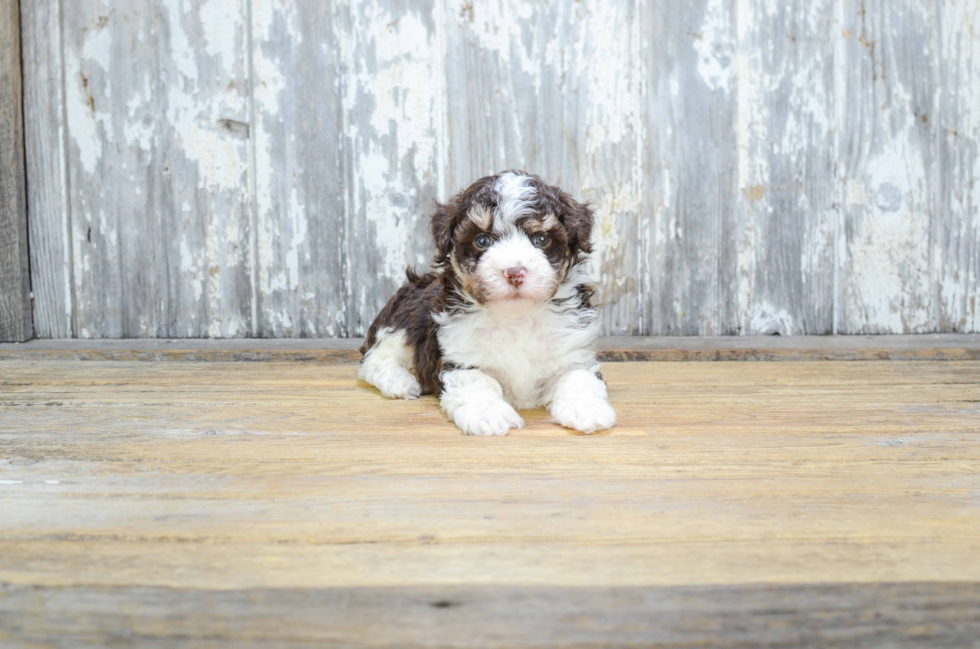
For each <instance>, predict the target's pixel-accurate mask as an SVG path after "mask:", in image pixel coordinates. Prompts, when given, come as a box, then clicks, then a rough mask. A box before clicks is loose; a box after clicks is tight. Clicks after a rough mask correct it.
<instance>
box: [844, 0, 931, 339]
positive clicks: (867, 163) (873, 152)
mask: <svg viewBox="0 0 980 649" xmlns="http://www.w3.org/2000/svg"><path fill="white" fill-rule="evenodd" d="M840 7H841V9H840V11H841V15H842V17H841V20H842V25H841V28H842V29H843V31H844V39H843V41H842V47H841V49H842V52H841V56H840V59H839V61H838V65H839V69H838V73H837V74H838V76H839V81H838V83H839V92H840V93H841V94H840V98H839V102H838V106H839V110H840V111H841V113H840V115H839V117H838V119H839V120H840V124H842V130H841V132H840V143H839V146H838V149H839V151H838V156H839V160H838V164H839V171H838V174H839V178H840V182H841V192H842V197H841V202H842V209H843V211H844V217H843V226H844V227H843V229H842V233H841V237H842V239H841V251H842V252H841V261H840V264H841V265H840V269H841V270H840V296H839V303H840V309H839V314H838V318H839V320H838V326H837V329H836V330H837V332H838V333H871V334H873V333H926V332H932V331H936V330H937V326H938V323H937V322H936V320H935V314H936V313H937V311H936V305H935V297H936V296H935V286H936V284H935V281H936V272H935V264H936V260H935V259H934V254H935V251H934V248H933V245H932V243H931V242H932V240H933V237H932V233H933V221H932V218H933V217H932V214H933V211H934V196H935V191H936V186H935V185H936V182H935V178H934V167H933V165H934V158H935V156H936V146H935V124H936V121H937V113H936V108H937V106H936V103H935V97H936V87H937V71H936V64H935V59H936V55H937V53H936V43H935V42H934V38H933V37H934V30H935V28H936V10H935V5H934V4H933V3H928V2H919V1H918V0H903V1H901V2H881V1H879V0H872V1H869V2H862V3H848V2H840Z"/></svg>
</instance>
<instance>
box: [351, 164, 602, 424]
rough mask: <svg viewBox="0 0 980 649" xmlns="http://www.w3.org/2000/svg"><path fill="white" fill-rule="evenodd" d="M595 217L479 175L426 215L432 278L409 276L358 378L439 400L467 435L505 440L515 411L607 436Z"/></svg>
mask: <svg viewBox="0 0 980 649" xmlns="http://www.w3.org/2000/svg"><path fill="white" fill-rule="evenodd" d="M592 223H593V216H592V212H591V211H590V210H589V208H588V207H587V206H586V205H583V204H581V203H579V202H577V201H575V200H574V199H573V198H571V197H570V196H569V195H568V194H566V193H565V192H563V191H561V190H560V189H559V188H557V187H553V186H550V185H547V184H545V183H544V182H543V181H542V180H541V179H540V178H538V177H537V176H534V175H531V174H527V173H524V172H521V171H508V172H505V173H502V174H498V175H496V176H488V177H486V178H482V179H480V180H478V181H476V182H475V183H473V185H472V186H470V187H469V188H468V189H466V190H464V191H462V192H460V193H459V194H457V195H456V196H454V197H453V198H452V199H451V200H450V201H449V202H448V203H447V204H445V205H439V206H438V207H437V209H436V212H435V214H433V215H432V223H431V229H432V236H433V238H434V239H435V243H436V248H437V254H436V258H435V267H436V272H432V273H428V274H426V275H418V274H416V273H414V272H413V271H412V270H409V271H408V283H406V284H405V285H404V286H402V287H401V288H400V289H398V292H397V293H395V296H394V297H392V298H391V300H390V301H389V302H388V304H387V305H386V306H385V308H384V309H382V311H381V313H380V314H379V315H378V317H377V318H376V319H375V321H374V323H373V324H372V325H371V328H370V330H369V331H368V336H367V340H366V341H365V343H364V346H363V347H362V348H361V353H362V354H364V357H363V358H362V359H361V366H360V370H359V372H358V376H359V377H360V378H361V379H362V380H364V381H366V382H368V383H370V384H372V385H374V386H375V387H377V388H378V389H379V390H380V391H381V393H382V394H384V395H385V396H386V397H390V398H392V399H415V398H417V397H418V396H419V395H420V394H422V393H435V394H436V395H437V396H439V399H440V401H441V404H442V409H443V410H444V411H445V412H446V414H447V415H449V416H450V417H451V418H452V419H453V420H454V421H455V422H456V425H457V426H459V427H460V428H461V429H462V430H463V432H464V433H467V434H470V435H506V434H507V431H509V430H510V429H511V428H521V427H522V426H523V425H524V420H523V419H521V416H520V415H519V414H518V413H517V411H516V410H515V408H520V409H527V408H536V407H539V406H547V408H548V409H549V410H550V411H551V415H552V417H554V418H555V420H557V421H558V423H560V424H562V425H563V426H567V427H568V428H574V429H575V430H579V431H582V432H583V433H591V432H594V431H597V430H603V429H606V428H612V427H613V426H614V425H615V424H616V412H615V411H614V410H613V409H612V407H611V406H610V405H609V399H608V396H607V393H606V384H605V382H604V381H603V379H602V375H601V374H600V373H599V365H598V363H597V362H596V355H595V341H596V337H597V335H598V323H597V314H596V310H595V308H594V307H593V306H592V296H593V289H592V288H591V285H590V280H589V278H588V276H587V274H586V271H585V265H584V262H585V259H586V257H587V255H588V253H589V252H591V245H590V242H589V239H590V236H591V234H592Z"/></svg>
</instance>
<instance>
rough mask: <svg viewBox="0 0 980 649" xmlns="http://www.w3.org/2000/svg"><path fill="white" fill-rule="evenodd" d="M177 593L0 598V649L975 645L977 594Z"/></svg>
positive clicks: (619, 590) (897, 587) (109, 590)
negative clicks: (67, 646) (35, 648)
mask: <svg viewBox="0 0 980 649" xmlns="http://www.w3.org/2000/svg"><path fill="white" fill-rule="evenodd" d="M179 593H180V594H179V597H176V596H175V593H174V591H172V590H169V589H167V588H152V587H138V586H128V587H127V586H120V587H91V586H88V587H87V586H75V587H44V588H38V587H26V586H7V587H0V640H5V641H8V642H12V643H23V644H26V645H32V644H37V645H40V646H45V645H52V644H53V645H56V646H57V645H58V644H59V643H64V642H65V641H66V640H70V641H71V643H72V646H73V647H89V646H92V647H100V646H105V645H106V644H118V643H131V644H139V645H140V646H143V647H157V646H172V644H174V643H180V644H181V645H182V646H210V647H221V646H228V647H236V648H238V647H244V648H251V647H267V646H269V645H270V644H273V645H275V646H277V647H322V646H324V645H337V644H339V645H344V646H370V647H374V646H377V647H390V646H398V647H445V646H465V647H508V648H509V647H553V646H575V647H609V646H616V647H698V648H705V647H708V648H710V647H717V648H719V649H721V648H724V649H728V648H730V647H753V646H766V647H774V648H776V647H785V648H787V649H789V648H796V647H816V646H819V647H830V648H840V649H854V648H862V647H882V646H902V647H925V648H928V649H936V648H939V647H956V648H959V649H964V648H970V647H977V646H980V640H978V639H977V638H978V634H980V621H978V617H980V586H978V585H977V584H950V583H909V584H880V585H879V584H834V585H794V586H764V585H763V586H733V587H727V588H724V587H711V586H709V587H697V586H693V587H692V586H686V587H685V586H675V587H659V588H658V587H610V588H603V587H592V588H575V589H570V588H548V587H527V586H523V587H522V586H507V587H493V586H490V587H487V586H482V587H481V586H419V587H411V588H319V589H258V588H256V589H249V590H231V591H229V590H187V589H183V590H181V591H179ZM42 610H43V611H44V613H43V614H41V613H40V611H42Z"/></svg>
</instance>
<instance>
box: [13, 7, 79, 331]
mask: <svg viewBox="0 0 980 649" xmlns="http://www.w3.org/2000/svg"><path fill="white" fill-rule="evenodd" d="M20 9H21V37H22V39H23V52H24V134H25V140H26V144H27V191H28V196H27V204H28V206H29V208H30V209H29V211H30V218H29V219H28V227H29V231H30V242H31V246H30V248H31V289H32V291H33V293H34V332H35V335H36V336H37V337H38V338H71V337H73V335H74V323H73V322H72V319H73V317H74V313H75V308H74V294H73V290H74V289H73V286H74V283H73V281H72V240H71V236H72V234H71V233H72V227H71V211H70V200H69V190H68V177H67V173H68V160H67V155H66V152H65V143H66V135H67V133H66V128H67V125H66V115H65V96H64V83H65V79H64V68H63V65H62V21H61V17H62V16H61V2H59V0H32V1H31V2H24V3H22V4H21V8H20Z"/></svg>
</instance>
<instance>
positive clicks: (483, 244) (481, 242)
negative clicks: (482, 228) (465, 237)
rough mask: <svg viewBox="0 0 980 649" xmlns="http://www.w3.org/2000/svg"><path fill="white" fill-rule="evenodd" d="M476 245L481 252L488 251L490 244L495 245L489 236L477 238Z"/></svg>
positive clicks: (484, 235) (482, 235) (483, 235)
mask: <svg viewBox="0 0 980 649" xmlns="http://www.w3.org/2000/svg"><path fill="white" fill-rule="evenodd" d="M475 243H476V247H477V248H479V249H480V250H486V249H487V248H489V247H490V244H491V243H493V239H491V238H490V236H489V235H486V234H481V235H480V236H478V237H477V238H476V241H475Z"/></svg>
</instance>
